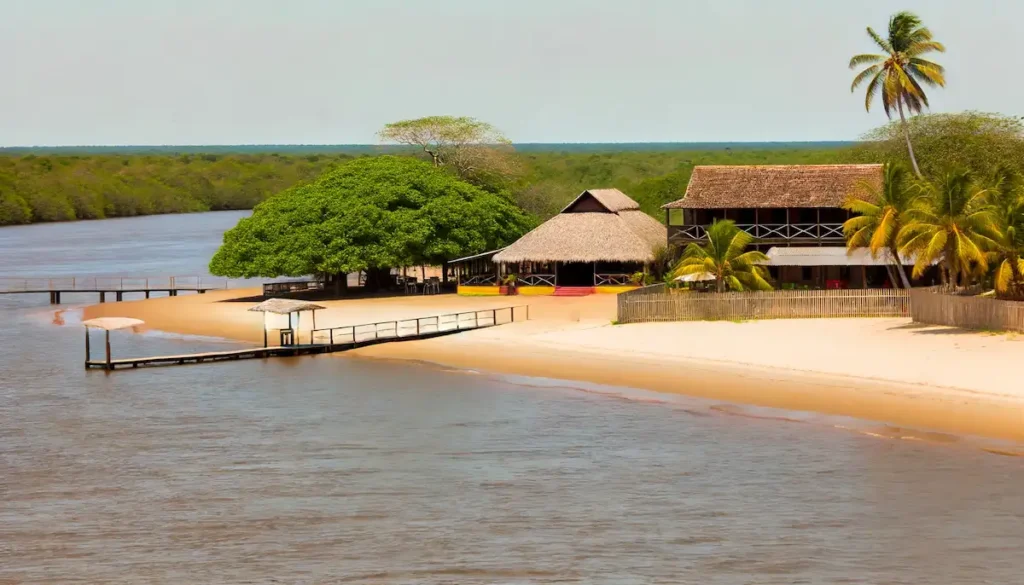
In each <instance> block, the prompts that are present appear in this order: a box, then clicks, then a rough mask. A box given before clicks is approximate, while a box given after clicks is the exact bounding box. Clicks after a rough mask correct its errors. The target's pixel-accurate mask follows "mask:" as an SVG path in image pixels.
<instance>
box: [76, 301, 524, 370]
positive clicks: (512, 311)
mask: <svg viewBox="0 0 1024 585" xmlns="http://www.w3.org/2000/svg"><path fill="white" fill-rule="evenodd" d="M517 318H518V320H520V321H523V320H528V319H529V318H530V311H529V307H528V306H526V305H521V306H514V307H501V308H497V309H485V310H480V311H466V312H463V313H450V314H446V315H432V316H429V317H419V318H415V319H401V320H396V321H381V322H377V323H366V324H362V325H345V326H342V327H332V328H325V329H314V330H312V331H311V332H309V337H310V343H299V344H295V345H278V346H273V347H252V348H246V349H235V350H227V351H212V352H204V353H191V354H181V355H163V356H149V357H137V358H122V359H111V358H110V357H109V356H110V337H109V332H107V354H106V355H107V356H108V357H107V358H106V359H100V360H95V359H90V358H88V357H87V359H86V361H85V367H86V369H91V368H99V369H103V370H108V371H110V370H116V369H119V368H121V369H124V368H140V367H150V366H177V365H185V364H200V363H206V362H218V361H233V360H245V359H265V358H275V357H294V356H302V355H316V354H321V353H334V352H340V351H347V350H350V349H353V348H356V347H363V346H367V345H374V344H378V343H389V342H395V341H412V340H414V339H428V338H431V337H439V336H442V335H452V334H455V333H459V332H461V331H468V330H472V329H483V328H487V327H496V326H498V325H505V324H507V323H513V322H515V321H516V320H517ZM88 355H89V337H88V334H86V356H88Z"/></svg>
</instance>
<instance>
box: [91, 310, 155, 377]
mask: <svg viewBox="0 0 1024 585" xmlns="http://www.w3.org/2000/svg"><path fill="white" fill-rule="evenodd" d="M145 324H146V323H145V321H142V320H140V319H130V318H128V317H97V318H96V319H88V320H86V321H82V325H84V326H85V367H86V369H88V368H89V362H91V361H92V359H91V358H92V355H91V350H90V348H89V329H101V330H103V331H104V332H105V333H106V348H107V351H106V360H105V361H104V363H105V364H106V366H105V369H107V370H110V369H113V368H111V364H110V332H111V331H117V330H120V329H132V328H134V327H138V326H140V325H145Z"/></svg>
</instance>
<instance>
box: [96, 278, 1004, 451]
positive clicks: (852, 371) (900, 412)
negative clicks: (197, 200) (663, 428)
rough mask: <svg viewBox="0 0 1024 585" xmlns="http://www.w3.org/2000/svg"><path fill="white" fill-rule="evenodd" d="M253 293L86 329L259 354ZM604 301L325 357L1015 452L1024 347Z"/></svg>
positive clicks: (550, 306) (385, 310)
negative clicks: (648, 317) (679, 399)
mask: <svg viewBox="0 0 1024 585" xmlns="http://www.w3.org/2000/svg"><path fill="white" fill-rule="evenodd" d="M252 292H253V291H252V289H248V290H233V291H220V292H215V293H207V294H206V295H187V296H178V297H163V298H154V299H149V300H144V301H126V302H122V303H107V304H102V305H92V306H89V307H86V308H85V309H84V310H83V317H84V318H92V317H97V316H124V317H135V318H141V319H143V320H144V321H146V322H147V326H148V328H151V329H156V330H160V331H165V332H169V333H178V334H185V335H201V336H206V337H220V338H225V339H229V340H234V341H243V342H250V343H262V319H261V317H260V315H259V314H256V313H251V312H248V311H247V309H248V308H249V307H250V306H251V304H250V303H238V302H218V301H224V300H227V299H230V298H238V297H243V296H247V295H249V294H251V293H252ZM596 297H607V298H596ZM525 300H526V299H517V301H516V302H512V301H511V300H510V299H507V298H503V297H493V298H468V297H456V296H454V295H439V296H435V297H423V298H420V297H393V298H372V299H350V300H342V301H326V302H324V303H323V304H325V305H326V306H327V307H328V309H327V310H325V311H318V313H317V321H318V323H321V325H320V326H321V327H324V326H328V327H333V326H339V325H347V324H355V323H364V322H373V321H378V320H385V318H382V317H385V316H386V318H387V319H392V318H408V317H410V316H425V315H429V314H435V313H438V312H447V311H452V310H455V309H459V310H462V308H465V307H469V310H474V309H491V308H495V307H499V306H507V305H510V304H521V303H523V301H525ZM614 302H615V299H614V296H613V295H594V296H592V297H583V298H581V299H558V298H551V297H536V298H533V299H529V304H530V306H531V309H530V314H531V320H530V321H527V322H516V323H512V324H507V325H502V326H500V327H494V328H487V329H480V330H469V331H464V332H461V333H459V334H456V335H449V336H444V337H438V338H432V339H425V340H415V341H403V342H399V343H385V344H380V345H373V346H367V347H361V348H357V349H353V350H349V351H346V352H341V353H338V354H336V357H357V358H366V359H388V360H402V361H406V362H424V363H429V364H436V365H438V366H441V367H444V368H455V369H460V370H475V371H478V372H482V373H494V374H501V375H513V376H527V377H536V378H545V379H551V380H560V381H567V382H573V381H578V382H585V383H591V384H600V385H606V386H617V387H622V388H636V389H641V390H649V391H654V392H661V393H668V394H677V395H688V396H694V397H698V398H703V399H709V400H721V401H723V402H729V403H735V404H741V405H742V404H746V405H752V406H758V407H767V408H776V409H783V410H788V411H803V412H815V413H820V414H823V415H830V416H843V417H852V418H857V419H861V420H866V421H874V422H879V423H887V424H892V425H897V426H899V427H910V428H913V429H921V430H931V431H939V432H948V433H955V434H958V435H973V436H979V437H987V438H992V439H1001V440H1009V441H1014V442H1021V443H1024V388H1021V387H1019V386H1021V385H1020V384H1019V383H1016V384H1015V382H1014V380H1016V379H1017V372H1016V371H1015V370H1014V367H1013V366H1014V364H1015V363H1016V362H1015V361H1014V360H1015V359H1017V360H1018V361H1019V357H1018V356H1024V339H1017V338H1016V337H1015V336H996V335H991V334H985V333H975V332H970V333H968V332H962V331H959V330H949V331H947V330H938V329H935V328H922V327H917V326H911V325H910V324H909V322H908V321H906V320H905V319H832V320H790V321H782V320H776V321H757V322H747V323H741V324H734V323H728V322H725V323H722V322H692V323H649V324H635V325H615V326H613V325H611V324H610V321H611V319H612V318H614ZM322 314H323V316H321V315H322ZM844 355H845V356H846V357H843V356H844ZM808 364H812V365H813V366H814V368H807V367H806V366H807V365H808ZM794 366H795V367H794ZM211 367H213V366H211Z"/></svg>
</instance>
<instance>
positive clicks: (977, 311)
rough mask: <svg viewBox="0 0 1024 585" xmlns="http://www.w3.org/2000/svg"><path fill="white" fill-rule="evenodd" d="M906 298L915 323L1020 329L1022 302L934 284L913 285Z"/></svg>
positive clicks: (1023, 318)
mask: <svg viewBox="0 0 1024 585" xmlns="http://www.w3.org/2000/svg"><path fill="white" fill-rule="evenodd" d="M910 298H911V308H910V317H911V318H912V319H913V320H914V322H915V323H926V324H929V325H948V326H950V327H962V328H964V329H981V330H988V331H1019V332H1024V302H1018V301H1003V300H999V299H994V298H987V297H979V296H966V295H964V294H962V292H961V291H950V290H948V289H946V290H943V289H941V288H938V287H935V288H921V289H913V290H911V292H910Z"/></svg>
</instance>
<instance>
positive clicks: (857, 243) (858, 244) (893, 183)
mask: <svg viewBox="0 0 1024 585" xmlns="http://www.w3.org/2000/svg"><path fill="white" fill-rule="evenodd" d="M909 174H910V173H909V172H908V171H907V169H906V167H904V166H902V165H899V164H893V163H890V164H887V165H885V167H884V170H883V172H882V188H881V189H878V188H876V187H875V186H874V185H871V184H869V183H867V182H865V183H862V184H861V185H860V188H861V189H862V190H863V191H864V192H866V193H868V194H869V197H868V199H867V200H865V199H857V198H854V197H851V198H850V199H848V200H847V201H846V203H844V204H843V207H844V208H845V209H847V210H849V211H852V212H854V213H857V214H859V215H857V216H856V217H853V218H850V219H848V220H846V223H844V224H843V234H844V235H846V249H847V250H850V251H853V250H855V249H857V248H868V249H869V250H871V257H872V258H877V257H878V254H879V252H882V251H884V252H885V253H886V254H888V255H889V259H890V261H891V262H892V264H893V265H895V271H896V273H897V274H899V277H900V282H901V283H902V284H903V288H910V280H909V279H908V278H907V271H906V270H905V269H904V268H903V263H902V262H900V259H899V254H898V252H897V245H896V236H897V235H899V233H900V230H901V229H902V228H903V225H904V222H905V220H906V216H907V211H909V210H910V207H911V204H912V202H913V200H914V196H915V193H914V190H913V189H912V188H911V185H910V181H909V179H910V177H908V175H909ZM887 268H888V270H889V279H890V280H891V281H893V282H896V279H895V274H894V273H893V268H892V266H887Z"/></svg>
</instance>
